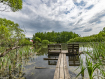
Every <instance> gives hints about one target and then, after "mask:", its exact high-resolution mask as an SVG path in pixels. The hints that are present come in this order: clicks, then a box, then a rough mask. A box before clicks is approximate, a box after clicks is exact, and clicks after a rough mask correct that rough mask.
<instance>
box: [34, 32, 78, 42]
mask: <svg viewBox="0 0 105 79" xmlns="http://www.w3.org/2000/svg"><path fill="white" fill-rule="evenodd" d="M75 37H79V35H78V34H76V33H74V32H67V31H63V32H54V31H52V32H37V33H35V34H34V35H33V38H32V39H33V41H34V42H35V41H39V42H41V41H42V40H48V41H50V42H56V43H66V42H67V41H68V40H69V39H72V38H75Z"/></svg>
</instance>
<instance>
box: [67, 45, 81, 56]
mask: <svg viewBox="0 0 105 79" xmlns="http://www.w3.org/2000/svg"><path fill="white" fill-rule="evenodd" d="M68 54H74V55H75V54H79V44H68Z"/></svg>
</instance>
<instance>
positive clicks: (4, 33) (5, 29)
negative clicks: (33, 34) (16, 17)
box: [0, 18, 25, 47]
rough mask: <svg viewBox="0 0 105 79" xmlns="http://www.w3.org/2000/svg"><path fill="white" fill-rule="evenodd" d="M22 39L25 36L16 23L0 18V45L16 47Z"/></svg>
mask: <svg viewBox="0 0 105 79" xmlns="http://www.w3.org/2000/svg"><path fill="white" fill-rule="evenodd" d="M23 39H25V35H24V34H23V30H22V29H20V28H19V25H18V24H17V23H14V22H13V21H10V20H7V19H2V18H0V45H5V46H10V47H11V46H16V45H18V43H19V42H20V41H21V40H23Z"/></svg>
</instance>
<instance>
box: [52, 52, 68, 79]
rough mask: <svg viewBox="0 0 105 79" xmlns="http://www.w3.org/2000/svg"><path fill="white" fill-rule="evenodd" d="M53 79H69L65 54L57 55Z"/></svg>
mask: <svg viewBox="0 0 105 79" xmlns="http://www.w3.org/2000/svg"><path fill="white" fill-rule="evenodd" d="M53 79H70V75H69V72H68V66H67V60H66V52H64V53H63V52H62V53H60V54H59V58H58V62H57V65H56V69H55V73H54V78H53Z"/></svg>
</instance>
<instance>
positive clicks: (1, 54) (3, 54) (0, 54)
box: [0, 46, 19, 57]
mask: <svg viewBox="0 0 105 79" xmlns="http://www.w3.org/2000/svg"><path fill="white" fill-rule="evenodd" d="M17 48H19V46H17V47H12V48H9V49H6V51H5V52H3V53H0V57H3V56H5V55H6V54H7V53H8V52H9V51H11V50H14V49H17Z"/></svg>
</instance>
